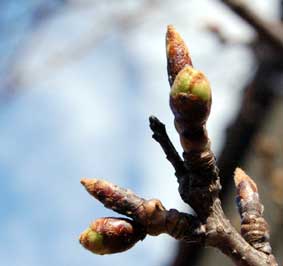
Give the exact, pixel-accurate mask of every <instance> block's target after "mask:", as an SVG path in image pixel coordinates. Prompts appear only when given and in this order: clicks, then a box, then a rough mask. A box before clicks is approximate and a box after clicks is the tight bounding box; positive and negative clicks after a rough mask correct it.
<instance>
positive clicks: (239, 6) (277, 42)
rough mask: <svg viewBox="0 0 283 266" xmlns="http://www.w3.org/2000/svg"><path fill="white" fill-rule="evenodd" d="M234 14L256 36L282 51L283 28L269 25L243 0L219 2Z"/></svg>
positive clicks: (222, 0) (279, 25)
mask: <svg viewBox="0 0 283 266" xmlns="http://www.w3.org/2000/svg"><path fill="white" fill-rule="evenodd" d="M221 2H222V3H223V4H225V5H226V6H227V7H229V8H230V9H231V10H232V11H233V12H234V13H236V14H237V15H238V16H239V17H241V18H242V19H243V20H245V21H246V22H247V23H248V24H249V25H250V26H251V27H252V28H253V29H254V30H255V31H256V32H257V33H258V34H259V36H261V37H263V38H264V39H266V40H267V41H268V42H269V43H271V44H272V45H273V46H275V47H276V48H278V49H280V50H281V51H283V26H282V24H279V23H278V24H276V25H275V24H271V23H270V22H268V21H266V20H265V19H263V18H262V17H260V16H259V15H258V14H257V13H256V12H255V11H254V10H252V9H251V8H249V7H248V6H247V5H246V4H245V1H243V0H221Z"/></svg>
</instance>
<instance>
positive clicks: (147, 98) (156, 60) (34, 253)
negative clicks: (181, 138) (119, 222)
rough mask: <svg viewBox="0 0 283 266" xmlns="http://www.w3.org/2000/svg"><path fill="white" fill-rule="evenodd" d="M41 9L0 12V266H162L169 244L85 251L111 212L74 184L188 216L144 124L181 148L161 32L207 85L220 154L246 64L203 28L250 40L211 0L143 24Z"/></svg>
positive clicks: (131, 14) (105, 14)
mask: <svg viewBox="0 0 283 266" xmlns="http://www.w3.org/2000/svg"><path fill="white" fill-rule="evenodd" d="M43 2H44V1H31V0H30V1H3V3H2V4H1V5H2V8H1V9H2V11H1V20H2V21H1V22H2V23H1V24H2V28H1V29H0V34H1V39H3V42H2V41H1V46H0V49H1V50H0V53H1V58H2V59H1V69H0V71H1V72H0V89H1V94H0V95H1V107H0V121H1V127H0V131H1V138H0V147H1V150H0V175H1V178H0V202H1V203H0V235H1V238H0V239H1V241H0V263H1V265H7V266H10V265H13V266H35V265H36V266H38V265H41V266H45V265H54V266H57V265H58V266H59V265H60V266H80V265H83V264H84V265H101V266H104V265H105V266H106V265H112V264H115V265H122V264H123V265H125V266H126V265H133V264H134V265H136V266H142V265H152V266H155V265H156V266H157V265H165V264H166V262H168V261H169V260H170V258H172V256H173V254H174V248H175V244H176V242H175V240H173V239H171V238H169V237H168V236H160V237H158V238H157V237H156V238H153V237H148V238H146V239H145V240H144V241H143V242H141V243H138V244H137V245H136V246H135V247H134V248H133V249H131V250H130V251H128V252H126V253H121V254H117V255H112V256H96V255H93V254H91V253H89V252H88V251H86V250H84V249H83V248H82V247H81V246H80V245H79V243H78V236H79V234H80V232H81V231H83V230H84V229H85V228H86V227H87V226H88V225H89V223H90V222H91V221H92V220H94V219H95V218H98V217H100V216H113V215H114V213H113V212H111V211H109V210H106V209H105V208H103V207H102V206H101V205H100V204H99V203H98V202H97V201H95V200H93V199H92V198H90V197H89V195H88V194H87V193H86V192H85V191H84V189H83V188H82V187H81V185H80V183H79V180H80V178H81V177H83V176H87V177H100V178H104V179H107V180H109V181H111V182H113V183H116V184H119V185H120V186H124V187H128V188H131V189H132V190H133V191H135V192H137V193H138V194H139V195H141V196H143V197H145V198H153V197H157V198H160V199H161V200H162V201H163V203H164V205H165V206H166V207H168V208H172V207H177V208H179V209H183V210H185V206H184V204H182V202H181V200H180V198H179V195H178V193H177V184H176V180H175V177H174V172H173V169H171V167H170V165H169V163H167V162H166V159H165V156H164V155H163V153H162V151H161V149H160V147H159V146H158V145H157V144H156V143H155V141H154V140H152V139H151V132H150V130H149V127H148V116H149V115H151V114H154V115H157V116H158V117H159V118H160V119H161V120H162V121H164V122H166V124H167V130H168V133H169V134H170V136H171V138H172V140H173V142H174V143H175V145H176V147H177V148H178V149H179V150H180V145H179V143H178V136H177V134H176V133H175V130H174V127H173V117H172V115H171V113H170V110H169V106H168V91H169V85H168V84H167V77H166V65H165V63H166V61H165V48H164V34H165V30H166V25H167V24H169V23H172V24H174V25H175V26H176V27H177V29H178V30H179V31H180V33H181V34H182V35H183V36H184V39H185V40H186V41H187V42H188V43H189V47H190V50H191V54H192V56H193V60H194V64H195V66H196V67H197V68H199V69H201V70H203V71H204V72H205V73H207V76H208V78H209V80H210V81H211V84H212V87H213V88H215V89H214V90H213V96H214V102H213V108H212V114H211V118H210V121H209V125H208V127H209V132H210V136H211V138H212V143H213V148H214V150H215V151H216V152H217V151H219V149H220V146H221V143H222V139H223V132H224V131H223V129H224V128H225V126H226V124H227V122H228V121H229V120H230V119H231V118H232V117H233V115H234V114H235V112H236V110H237V107H238V102H239V99H240V95H241V94H240V93H241V91H240V89H241V85H242V84H244V83H245V81H246V80H247V79H248V78H249V76H248V75H247V73H248V72H249V71H250V67H252V57H251V55H250V54H249V52H248V50H247V49H246V48H245V47H243V46H240V45H238V46H237V45H236V46H233V47H223V46H221V45H220V44H219V43H218V42H217V40H215V38H214V37H213V36H211V35H210V34H208V33H206V32H205V31H203V30H201V29H202V25H203V23H205V22H206V21H209V20H216V21H219V23H222V24H225V26H226V27H225V29H224V30H225V31H227V34H231V36H233V37H235V36H236V37H237V38H238V37H239V38H243V39H244V40H246V39H249V38H251V36H252V35H253V33H252V32H251V31H250V30H249V28H248V27H247V26H245V25H244V24H243V23H242V22H241V21H240V20H239V19H237V18H235V17H234V16H231V14H230V13H229V12H227V11H226V9H224V8H223V7H222V6H220V5H219V4H218V3H217V2H216V1H207V0H206V1H202V2H200V1H196V0H195V1H191V2H190V3H188V2H189V1H180V3H181V4H180V6H179V7H174V8H173V7H172V4H171V3H170V1H168V2H166V3H165V4H163V5H162V6H161V8H158V6H157V7H151V8H150V11H148V13H149V14H148V13H147V12H145V14H143V16H144V17H141V15H140V16H137V15H136V14H139V11H140V10H141V7H142V6H143V4H144V2H143V1H140V2H139V1H124V2H123V3H122V4H121V3H120V4H119V5H118V4H117V2H115V1H110V2H109V3H110V4H109V6H105V4H103V3H102V2H97V3H96V4H93V3H92V1H87V0H84V1H48V2H49V5H50V6H48V10H49V12H50V13H48V17H47V18H46V19H44V20H42V21H41V20H40V19H39V20H38V16H37V15H34V14H38V13H35V12H36V11H38V7H40V5H41V4H42V3H43ZM256 2H257V5H258V8H259V12H262V13H263V14H265V15H266V16H271V15H274V13H275V11H276V10H273V9H271V8H270V6H272V5H271V4H270V3H269V8H268V5H267V4H266V3H265V1H256ZM272 2H273V3H276V2H277V1H272ZM204 10H207V11H208V10H209V11H210V14H211V16H207V15H203V13H204V12H203V11H204ZM190 11H191V12H190ZM40 14H41V13H40ZM188 14H190V16H188ZM215 17H217V19H215ZM35 18H36V19H37V20H35ZM125 18H127V20H125V21H124V20H123V19H125ZM129 21H130V22H129ZM223 77H224V78H223ZM11 90H12V92H13V93H11ZM164 250H166V252H165V253H164ZM167 250H168V252H167ZM169 250H170V252H169Z"/></svg>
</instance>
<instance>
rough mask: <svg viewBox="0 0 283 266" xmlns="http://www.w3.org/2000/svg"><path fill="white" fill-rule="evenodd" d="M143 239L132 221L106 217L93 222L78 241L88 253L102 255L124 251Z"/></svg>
mask: <svg viewBox="0 0 283 266" xmlns="http://www.w3.org/2000/svg"><path fill="white" fill-rule="evenodd" d="M144 238H145V233H144V232H143V230H142V227H141V226H140V225H138V224H136V223H135V222H133V221H132V220H129V219H122V218H110V217H106V218H100V219H97V220H95V221H94V222H93V223H92V224H91V225H90V227H89V228H88V229H86V230H85V231H84V232H83V233H82V234H81V235H80V238H79V241H80V243H81V244H82V245H83V246H84V247H85V248H86V249H88V250H89V251H91V252H93V253H95V254H99V255H104V254H113V253H118V252H123V251H126V250H128V249H129V248H131V247H133V246H134V245H135V244H136V242H138V241H139V240H143V239H144Z"/></svg>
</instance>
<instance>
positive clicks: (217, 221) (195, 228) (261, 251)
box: [81, 26, 278, 266]
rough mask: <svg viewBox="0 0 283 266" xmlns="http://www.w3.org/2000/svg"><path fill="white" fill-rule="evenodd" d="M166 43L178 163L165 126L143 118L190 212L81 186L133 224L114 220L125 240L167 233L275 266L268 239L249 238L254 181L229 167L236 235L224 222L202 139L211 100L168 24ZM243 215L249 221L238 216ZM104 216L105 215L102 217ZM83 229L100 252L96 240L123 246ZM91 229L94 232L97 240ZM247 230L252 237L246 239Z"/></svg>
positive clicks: (96, 183)
mask: <svg viewBox="0 0 283 266" xmlns="http://www.w3.org/2000/svg"><path fill="white" fill-rule="evenodd" d="M168 36H169V37H168ZM166 41H167V43H166V47H167V49H166V52H167V62H168V68H167V69H168V76H169V84H170V85H172V86H171V92H170V107H171V110H172V112H173V114H174V117H175V127H176V130H177V132H178V133H179V136H180V141H181V144H182V147H183V151H184V152H183V160H182V159H181V157H180V156H179V155H178V153H177V151H176V149H175V148H174V146H173V144H172V142H171V141H170V139H169V137H168V135H167V133H166V130H165V126H164V125H163V124H162V123H161V122H160V121H159V120H158V119H157V118H155V117H150V127H151V129H152V130H153V137H154V139H155V140H156V141H158V142H159V143H160V145H161V147H162V148H163V150H164V152H165V154H166V157H167V159H168V160H169V161H170V162H171V164H172V165H173V167H174V168H175V174H176V176H177V180H178V183H179V193H180V195H181V197H182V199H183V201H184V202H185V203H187V204H188V205H190V206H191V207H192V208H193V209H194V211H195V214H196V215H194V216H193V215H189V214H186V213H181V212H178V211H177V210H174V209H171V210H169V211H167V210H166V209H165V207H164V206H163V205H162V203H161V202H160V201H159V200H156V199H154V200H145V199H143V198H140V197H138V196H137V195H135V194H134V193H133V192H131V191H129V190H126V189H123V188H120V187H118V186H116V185H113V184H111V183H110V182H107V181H104V180H98V179H83V180H82V181H81V182H82V184H83V185H84V186H85V188H86V189H87V191H88V192H89V193H90V194H91V195H92V196H94V197H95V198H96V199H98V200H99V201H101V202H102V203H103V204H104V206H105V207H107V208H110V209H112V210H114V211H116V212H118V213H120V214H123V215H126V216H128V217H130V218H132V220H133V222H134V223H131V222H130V221H131V220H129V221H127V226H126V224H125V222H126V221H125V220H122V219H121V221H120V223H123V225H124V228H125V227H127V229H128V230H126V232H127V237H128V238H129V239H133V241H132V242H131V241H130V245H132V244H133V243H135V241H136V240H137V239H139V238H141V236H143V235H142V234H141V235H138V236H136V237H134V236H133V234H134V233H133V232H135V231H136V232H141V231H142V232H145V233H146V234H149V235H154V236H155V235H159V234H161V233H167V234H169V235H171V236H173V237H175V238H176V239H180V240H185V241H187V242H191V241H193V242H199V243H200V244H202V245H205V246H209V247H214V248H218V249H219V250H221V251H222V252H223V253H224V254H226V255H227V256H228V257H230V258H231V259H232V261H233V262H234V263H235V264H236V265H241V266H259V265H260V266H268V265H269V266H276V265H278V264H277V262H276V260H275V258H274V256H273V255H272V253H271V249H267V248H266V247H267V246H268V245H269V243H268V239H267V238H266V239H263V240H262V239H259V238H256V237H257V236H259V237H261V236H262V235H257V234H255V228H256V227H258V228H259V227H261V226H262V225H263V223H262V219H263V218H262V205H261V203H260V202H259V199H258V197H256V196H255V195H256V193H257V189H256V185H255V183H254V181H253V180H252V179H251V178H247V176H246V175H244V174H243V172H241V173H242V175H240V176H239V175H237V173H239V171H240V170H238V171H237V172H236V177H235V180H236V186H237V187H238V198H239V199H240V203H239V208H240V214H241V216H242V218H243V220H242V225H243V228H244V230H242V235H241V234H239V233H238V232H237V230H236V229H235V228H234V227H233V226H232V225H231V223H230V222H229V220H228V219H227V218H226V216H225V214H224V212H223V209H222V205H221V201H220V198H219V192H220V190H221V184H220V177H219V170H218V168H217V165H216V160H215V156H214V154H213V152H212V151H211V149H210V140H209V138H208V134H207V130H206V121H207V119H208V116H209V113H210V105H211V92H210V85H209V82H208V81H207V79H206V78H205V76H204V74H203V73H201V72H199V71H197V70H195V69H194V68H193V67H192V63H191V59H190V57H189V52H188V49H187V48H186V45H185V43H184V42H183V40H182V38H181V37H180V35H179V34H178V33H177V32H176V31H175V29H174V28H173V27H172V26H169V27H168V31H167V38H166ZM176 42H177V44H178V45H176ZM180 47H181V48H180ZM177 70H178V71H179V72H178V73H177ZM243 177H245V178H243ZM243 182H244V183H243ZM250 195H252V196H250ZM246 214H247V217H248V220H249V223H247V219H245V217H246ZM253 215H255V217H256V219H254V216H253ZM104 219H106V220H107V218H104ZM109 219H110V218H109ZM260 219H261V220H260ZM107 221H108V220H107ZM109 221H110V220H109ZM98 224H101V223H98ZM102 224H103V223H102ZM105 224H108V225H109V228H111V230H112V229H113V231H114V232H115V234H113V237H114V239H113V242H114V240H115V241H116V240H117V241H118V243H127V241H126V242H123V241H122V240H121V235H120V234H119V230H118V229H117V230H116V228H120V227H119V226H118V227H115V226H114V225H113V224H109V223H105ZM114 224H115V223H114ZM134 224H136V225H134ZM110 225H111V226H110ZM129 225H132V226H133V229H137V228H139V227H140V230H130V229H131V228H130V227H129ZM247 225H248V226H247ZM251 225H252V226H251ZM266 228H267V227H265V228H263V229H262V228H261V229H262V230H261V232H263V234H264V233H265V232H267V229H266ZM264 229H266V230H265V231H264ZM91 230H92V231H91V232H89V231H87V235H88V234H89V233H91V237H87V241H85V243H86V244H87V246H86V247H87V248H88V247H90V246H91V247H92V250H93V251H96V250H99V251H100V250H101V249H96V248H95V247H96V246H95V245H97V243H99V245H103V249H102V250H103V251H105V250H106V251H107V253H111V252H109V251H111V247H112V250H113V253H114V252H117V250H121V251H123V250H126V249H127V248H129V246H130V245H126V244H121V245H124V249H123V248H121V249H116V245H115V248H113V246H111V245H112V244H113V243H112V242H111V241H109V234H107V232H106V231H107V230H106V231H105V230H101V228H100V231H95V230H98V229H97V227H93V228H91ZM121 232H125V230H122V231H121ZM97 233H99V234H100V235H99V237H97ZM251 235H252V236H253V237H250V236H251ZM255 235H256V237H255ZM83 236H84V233H83ZM104 236H105V238H107V241H105V242H103V239H102V241H101V237H104ZM255 238H256V239H255ZM82 239H84V238H83V237H82ZM97 239H99V241H97ZM81 243H82V244H84V242H83V241H81ZM101 243H102V244H101ZM107 243H108V246H107ZM90 244H91V245H90ZM260 244H262V245H260ZM97 253H99V252H97ZM100 254H101V253H100Z"/></svg>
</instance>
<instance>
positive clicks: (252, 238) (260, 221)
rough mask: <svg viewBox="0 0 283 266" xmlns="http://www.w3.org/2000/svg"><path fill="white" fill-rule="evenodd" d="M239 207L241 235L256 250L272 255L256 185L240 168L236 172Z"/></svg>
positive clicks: (266, 225)
mask: <svg viewBox="0 0 283 266" xmlns="http://www.w3.org/2000/svg"><path fill="white" fill-rule="evenodd" d="M234 180H235V185H236V188H237V198H236V200H237V205H238V210H239V213H240V216H241V235H242V236H243V237H244V239H245V240H246V241H247V242H248V243H250V244H251V245H252V246H253V247H254V248H255V249H257V250H260V251H262V252H265V253H267V254H271V246H270V243H269V229H268V224H267V222H266V221H265V219H264V218H263V209H264V208H263V205H262V204H261V202H260V200H259V195H258V190H257V185H256V183H255V182H254V181H253V180H252V179H251V178H250V177H249V176H248V175H247V174H246V173H245V172H244V171H243V170H242V169H240V168H237V169H236V170H235V174H234Z"/></svg>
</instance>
